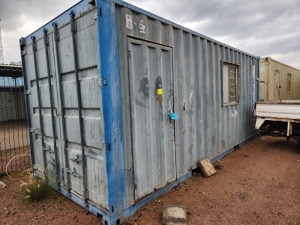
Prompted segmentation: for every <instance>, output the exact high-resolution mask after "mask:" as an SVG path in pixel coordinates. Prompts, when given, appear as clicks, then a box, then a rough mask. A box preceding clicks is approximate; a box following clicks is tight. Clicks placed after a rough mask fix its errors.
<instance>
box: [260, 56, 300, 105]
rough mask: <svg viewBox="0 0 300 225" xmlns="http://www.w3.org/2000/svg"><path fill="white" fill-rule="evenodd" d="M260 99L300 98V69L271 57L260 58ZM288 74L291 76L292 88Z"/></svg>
mask: <svg viewBox="0 0 300 225" xmlns="http://www.w3.org/2000/svg"><path fill="white" fill-rule="evenodd" d="M260 64H261V66H260V74H261V77H260V90H261V95H260V100H263V101H269V100H295V99H300V89H299V86H300V70H298V69H296V68H293V67H291V66H288V65H286V64H284V63H281V62H279V61H276V60H274V59H272V58H271V57H264V58H261V60H260ZM288 74H290V76H291V83H290V84H291V85H290V90H289V88H288V80H287V77H288Z"/></svg>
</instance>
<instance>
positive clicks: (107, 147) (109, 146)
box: [105, 143, 111, 152]
mask: <svg viewBox="0 0 300 225" xmlns="http://www.w3.org/2000/svg"><path fill="white" fill-rule="evenodd" d="M105 149H106V151H108V152H110V150H111V145H110V143H105Z"/></svg>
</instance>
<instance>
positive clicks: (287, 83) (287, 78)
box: [286, 73, 292, 93]
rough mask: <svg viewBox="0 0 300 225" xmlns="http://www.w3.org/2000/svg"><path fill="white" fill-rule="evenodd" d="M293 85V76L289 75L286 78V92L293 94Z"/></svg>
mask: <svg viewBox="0 0 300 225" xmlns="http://www.w3.org/2000/svg"><path fill="white" fill-rule="evenodd" d="M291 85H292V74H290V73H288V74H287V77H286V91H287V92H288V93H290V92H291Z"/></svg>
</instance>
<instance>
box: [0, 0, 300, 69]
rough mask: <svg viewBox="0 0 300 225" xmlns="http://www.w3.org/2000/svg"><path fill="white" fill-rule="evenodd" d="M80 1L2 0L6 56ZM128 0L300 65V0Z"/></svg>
mask: <svg viewBox="0 0 300 225" xmlns="http://www.w3.org/2000/svg"><path fill="white" fill-rule="evenodd" d="M77 2H78V0H64V1H60V0H51V1H40V0H26V1H24V0H14V1H11V0H0V15H1V18H2V20H3V23H2V28H3V29H2V34H3V43H4V57H5V61H6V62H10V61H19V60H20V56H19V46H18V39H19V38H20V37H21V36H27V35H28V34H30V33H31V32H33V31H34V30H36V29H38V28H39V27H41V26H42V25H43V24H45V23H46V22H48V21H49V20H50V19H52V18H54V17H55V16H57V15H58V14H60V13H61V12H63V11H65V10H66V9H68V8H69V7H70V6H72V5H74V4H75V3H77ZM127 2H129V3H132V4H134V5H136V6H138V7H141V8H143V9H145V10H147V11H150V12H152V13H154V14H157V15H159V16H161V17H164V18H166V19H168V20H171V21H173V22H175V23H178V24H180V25H182V26H185V27H187V28H189V29H192V30H195V31H197V32H199V33H202V34H204V35H206V36H209V37H211V38H213V39H216V40H219V41H222V42H225V43H226V44H229V45H231V46H233V47H236V48H238V49H241V50H243V51H246V52H249V53H251V54H253V55H258V56H272V57H274V58H275V59H277V60H279V61H283V62H285V63H286V64H289V65H292V66H294V67H296V68H299V69H300V60H298V59H299V57H300V41H299V40H300V29H299V24H300V1H298V0H285V1H273V0H265V1H261V0H252V1H251V2H249V1H238V0H210V1H205V0H190V1H184V0H176V1H174V0H164V1H161V0H151V1H149V0H128V1H127ZM16 6H18V7H16Z"/></svg>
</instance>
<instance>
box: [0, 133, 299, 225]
mask: <svg viewBox="0 0 300 225" xmlns="http://www.w3.org/2000/svg"><path fill="white" fill-rule="evenodd" d="M216 168H217V174H215V175H213V176H211V177H210V178H204V177H203V176H202V175H201V173H200V172H196V171H195V172H194V176H193V177H192V178H191V179H189V180H187V181H186V182H184V183H182V184H181V185H180V186H178V187H176V188H174V189H173V190H172V191H170V192H168V193H167V194H165V195H163V196H162V197H160V198H158V199H156V200H154V201H153V202H151V203H150V204H148V205H147V206H145V207H144V208H142V209H141V210H140V211H138V212H137V213H136V214H135V215H134V216H132V217H130V218H129V219H128V220H127V221H125V222H124V224H125V225H145V224H149V225H152V224H161V219H162V212H163V210H164V207H165V206H168V205H175V204H179V205H183V206H184V207H185V208H186V209H187V212H188V224H189V225H201V224H208V225H209V224H214V225H215V224H220V225H221V224H222V225H224V224H238V225H240V224H298V225H300V175H299V174H300V173H299V172H300V151H299V147H298V146H297V143H296V141H293V140H291V141H290V142H289V143H286V142H285V139H284V138H272V137H258V138H256V139H254V140H252V141H251V142H249V143H248V144H246V145H245V146H243V147H242V148H241V149H239V150H237V151H235V152H233V153H232V154H230V155H229V156H227V157H225V158H224V159H222V160H221V161H219V162H218V163H217V164H216ZM0 180H2V181H4V182H5V183H6V184H7V185H8V186H7V187H6V188H5V189H0V202H1V208H0V221H1V222H0V224H24V222H25V221H26V223H28V224H99V223H100V218H97V217H96V216H94V215H91V214H87V213H86V211H85V210H84V209H83V208H81V207H79V206H77V205H76V204H74V203H72V202H71V201H69V200H67V199H66V198H65V197H63V196H61V195H59V194H57V193H54V194H53V195H52V196H50V198H48V199H46V200H44V201H42V202H39V203H35V204H32V205H24V204H22V203H20V200H19V194H18V189H19V185H20V183H19V182H17V181H14V182H13V181H10V180H9V179H8V178H7V177H4V178H1V179H0Z"/></svg>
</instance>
